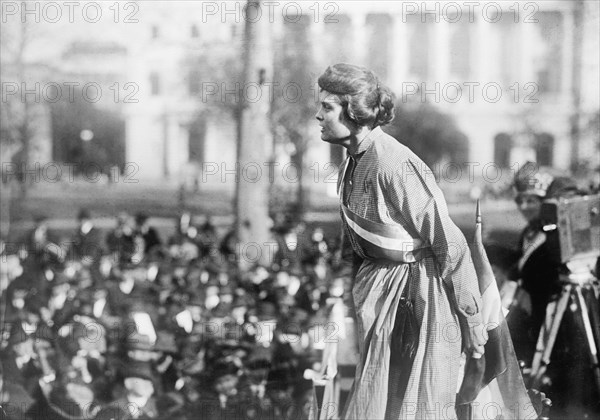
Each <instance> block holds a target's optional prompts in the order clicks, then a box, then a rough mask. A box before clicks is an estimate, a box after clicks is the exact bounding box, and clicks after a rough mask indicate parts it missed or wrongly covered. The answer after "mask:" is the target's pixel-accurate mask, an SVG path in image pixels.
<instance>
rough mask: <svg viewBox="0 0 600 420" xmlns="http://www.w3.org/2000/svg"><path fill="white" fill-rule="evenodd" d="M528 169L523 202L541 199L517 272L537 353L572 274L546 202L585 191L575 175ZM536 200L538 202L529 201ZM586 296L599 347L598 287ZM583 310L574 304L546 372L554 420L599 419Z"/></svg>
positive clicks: (519, 185)
mask: <svg viewBox="0 0 600 420" xmlns="http://www.w3.org/2000/svg"><path fill="white" fill-rule="evenodd" d="M523 169H524V172H525V171H527V172H529V174H530V175H529V176H527V177H518V176H519V173H517V179H516V181H515V187H516V189H517V193H518V195H517V203H518V204H519V203H520V205H521V206H523V205H524V204H523V203H524V201H525V199H529V200H532V201H533V200H536V201H535V205H534V206H530V207H531V209H532V210H530V212H529V213H531V215H530V218H528V219H527V220H528V222H529V223H528V225H527V226H526V227H525V229H524V232H523V234H522V236H521V243H520V245H521V248H520V251H521V256H520V259H519V261H518V263H517V267H516V270H515V271H516V272H517V274H518V277H517V278H519V279H520V280H521V284H522V287H523V289H525V290H526V291H527V292H528V293H529V295H530V297H531V328H530V337H528V338H529V339H530V342H529V354H531V355H533V352H534V351H535V350H536V343H537V339H538V335H539V332H540V328H541V325H542V324H543V323H544V322H545V323H546V324H547V323H548V322H549V321H550V319H551V318H549V315H551V313H552V312H550V313H547V312H548V311H547V308H551V307H549V306H548V304H550V303H551V302H554V301H556V300H557V299H558V298H559V297H560V295H561V290H562V284H561V273H563V274H564V273H567V272H568V269H567V267H566V266H565V265H563V264H562V263H561V257H560V244H559V229H560V227H559V229H555V230H544V229H543V226H542V222H541V221H540V215H539V210H540V209H541V204H542V203H543V202H544V201H546V200H561V199H569V198H573V197H576V196H578V195H582V194H584V191H582V190H581V189H579V187H578V185H577V183H576V182H575V180H574V179H572V178H570V177H567V176H559V175H557V176H553V177H550V176H548V175H546V174H545V173H544V172H543V171H537V172H536V171H531V168H527V167H525V168H523ZM530 196H534V197H536V198H533V199H532V198H528V197H530ZM533 209H535V210H536V211H534V210H533ZM522 213H523V214H524V216H525V215H529V213H527V212H523V211H522ZM581 294H582V296H583V298H584V299H585V300H586V304H587V306H588V310H589V314H590V315H591V316H590V320H591V322H592V329H594V330H595V332H594V334H595V339H596V343H598V340H599V337H598V336H599V334H600V333H599V332H598V325H597V323H596V322H595V321H594V319H598V315H597V314H598V312H599V311H598V300H597V298H596V297H595V296H594V291H593V287H582V289H581ZM590 298H591V299H590ZM578 311H579V307H578V303H576V301H573V300H571V301H570V304H569V306H568V308H567V310H566V311H565V313H564V315H563V318H562V321H561V324H560V328H559V330H558V334H557V336H556V341H555V343H554V347H553V349H552V354H551V356H550V358H551V364H550V365H549V366H548V370H547V371H546V373H545V376H546V378H547V381H546V383H545V384H544V388H543V389H542V390H543V391H544V392H546V393H547V395H548V396H549V397H550V398H551V399H552V409H551V412H550V415H551V417H553V418H554V417H556V418H593V417H597V416H598V415H599V414H600V401H599V400H598V395H599V393H600V390H599V389H597V387H596V386H594V384H595V381H594V376H593V370H592V369H590V361H589V347H588V343H587V342H586V339H585V336H586V329H585V326H584V324H583V319H582V317H581V316H580V315H579V314H578ZM594 314H595V315H596V316H595V317H594ZM509 326H510V324H509Z"/></svg>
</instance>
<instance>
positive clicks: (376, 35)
mask: <svg viewBox="0 0 600 420" xmlns="http://www.w3.org/2000/svg"><path fill="white" fill-rule="evenodd" d="M366 26H367V31H368V48H367V59H368V63H369V66H370V68H371V69H373V71H375V72H376V73H377V74H378V75H379V76H380V77H381V78H382V79H386V78H387V76H388V63H389V62H390V49H389V47H390V39H391V37H392V17H391V16H390V15H387V14H370V15H368V16H367V21H366Z"/></svg>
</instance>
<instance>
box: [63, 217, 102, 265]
mask: <svg viewBox="0 0 600 420" xmlns="http://www.w3.org/2000/svg"><path fill="white" fill-rule="evenodd" d="M77 220H78V222H79V226H78V228H77V231H76V232H75V235H74V236H73V238H72V246H71V248H70V250H69V253H68V257H69V258H76V259H81V260H82V262H84V263H88V264H92V263H97V262H98V261H99V260H100V257H101V256H102V254H103V238H102V232H101V231H100V229H98V228H97V227H95V226H94V221H93V219H92V215H91V213H90V211H89V210H88V209H85V208H82V209H81V210H79V213H78V215H77Z"/></svg>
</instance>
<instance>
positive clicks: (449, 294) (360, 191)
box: [316, 64, 486, 419]
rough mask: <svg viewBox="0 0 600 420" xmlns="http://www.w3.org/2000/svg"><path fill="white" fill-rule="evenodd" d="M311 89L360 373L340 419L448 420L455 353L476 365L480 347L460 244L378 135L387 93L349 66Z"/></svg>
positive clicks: (437, 202)
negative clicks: (328, 163) (342, 248)
mask: <svg viewBox="0 0 600 420" xmlns="http://www.w3.org/2000/svg"><path fill="white" fill-rule="evenodd" d="M319 87H320V94H319V102H320V108H319V111H318V112H317V114H316V118H317V120H318V121H319V125H320V126H321V139H322V140H323V141H326V142H328V143H332V144H338V145H340V146H343V147H345V148H346V149H347V152H348V157H347V159H346V162H345V163H344V166H343V167H342V169H341V171H340V177H339V179H340V182H339V184H338V191H339V193H340V200H341V213H342V221H343V227H344V235H345V237H346V238H345V239H346V240H347V241H348V242H349V243H350V244H351V246H352V250H353V253H354V256H355V258H354V261H355V266H356V268H355V273H356V275H355V278H354V285H353V297H354V304H355V307H356V315H357V321H358V322H357V324H358V335H359V350H360V362H359V364H358V366H357V370H356V376H355V381H354V385H353V388H352V390H351V393H350V396H349V400H348V403H347V405H346V407H345V409H344V413H343V418H346V419H383V418H386V419H388V418H455V417H456V413H455V398H456V391H457V382H458V376H459V365H460V360H461V352H462V351H465V352H466V353H467V354H468V355H471V356H474V357H481V355H482V354H483V352H484V344H485V342H486V338H485V333H484V326H483V325H482V318H481V312H480V309H481V294H480V292H479V288H478V283H477V277H476V274H475V271H474V268H473V264H472V262H471V257H470V253H469V249H468V246H467V242H466V240H465V238H464V236H463V234H462V233H461V232H460V230H459V229H458V228H457V227H456V225H455V224H454V223H453V222H452V220H451V219H450V217H449V215H448V210H447V207H446V202H445V200H444V197H443V195H442V192H441V191H440V189H439V188H438V186H437V185H436V182H435V178H434V176H433V173H432V171H431V170H430V169H429V168H428V167H427V166H426V165H425V164H424V163H423V161H421V159H419V158H418V157H417V156H416V155H415V154H414V153H412V152H411V151H410V150H409V149H408V148H406V147H405V146H403V145H402V144H401V143H400V142H398V141H397V140H396V139H394V138H393V137H391V136H389V135H387V134H385V133H384V132H383V131H382V130H381V126H383V125H385V124H387V123H389V122H390V121H391V120H392V119H393V116H394V113H393V96H392V93H391V91H390V90H389V89H388V88H387V87H385V86H383V85H382V84H381V83H380V81H379V80H378V78H377V77H376V76H375V75H374V74H373V73H372V72H371V71H369V70H367V69H365V68H362V67H357V66H353V65H349V64H336V65H334V66H331V67H329V68H328V69H327V70H326V71H325V73H324V74H323V75H321V77H319ZM411 318H414V322H413V323H411ZM411 326H413V328H414V331H413V333H414V334H412V335H411V334H410V331H411ZM411 337H412V341H411ZM411 344H413V347H414V349H415V351H414V352H411Z"/></svg>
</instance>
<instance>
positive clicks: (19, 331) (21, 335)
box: [8, 323, 29, 347]
mask: <svg viewBox="0 0 600 420" xmlns="http://www.w3.org/2000/svg"><path fill="white" fill-rule="evenodd" d="M27 340H29V336H28V335H27V333H26V332H25V330H23V327H22V326H21V324H20V323H16V324H13V326H12V328H11V330H10V337H9V338H8V346H9V347H12V346H15V345H17V344H20V343H24V342H26V341H27Z"/></svg>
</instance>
